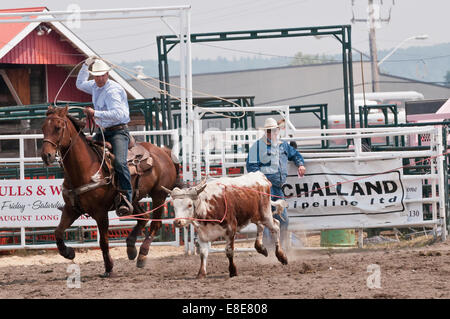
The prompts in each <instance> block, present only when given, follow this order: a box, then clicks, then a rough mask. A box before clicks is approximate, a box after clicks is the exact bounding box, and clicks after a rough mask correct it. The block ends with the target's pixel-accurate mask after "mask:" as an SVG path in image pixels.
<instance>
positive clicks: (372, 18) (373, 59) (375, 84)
mask: <svg viewBox="0 0 450 319" xmlns="http://www.w3.org/2000/svg"><path fill="white" fill-rule="evenodd" d="M354 4H355V0H352V6H354ZM382 4H383V2H382V0H381V5H382ZM392 4H394V0H393V1H392ZM381 5H378V4H374V0H368V7H367V13H368V18H367V19H355V14H354V12H353V17H352V20H351V21H352V23H355V22H366V23H367V24H368V26H369V50H370V69H371V73H372V91H373V92H378V91H379V90H380V74H379V69H378V55H377V40H376V32H375V30H376V29H377V28H379V27H380V25H381V22H388V23H389V21H390V20H391V9H392V7H391V9H389V17H388V18H386V19H382V18H381V14H380V11H381V9H380V7H381Z"/></svg>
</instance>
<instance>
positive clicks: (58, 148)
mask: <svg viewBox="0 0 450 319" xmlns="http://www.w3.org/2000/svg"><path fill="white" fill-rule="evenodd" d="M53 118H55V119H57V120H59V121H63V122H64V126H63V128H62V129H63V132H62V134H60V135H59V139H58V141H57V142H56V143H55V142H53V141H52V140H49V139H47V138H44V139H43V140H42V142H43V143H45V142H47V143H50V144H51V145H53V146H54V147H55V148H56V149H57V150H60V149H61V145H60V143H61V140H62V139H64V134H65V133H66V128H67V120H66V119H63V118H61V117H59V116H54V117H53ZM49 119H50V118H49ZM70 142H71V143H72V138H71V139H70ZM71 143H70V144H71ZM70 144H69V145H70Z"/></svg>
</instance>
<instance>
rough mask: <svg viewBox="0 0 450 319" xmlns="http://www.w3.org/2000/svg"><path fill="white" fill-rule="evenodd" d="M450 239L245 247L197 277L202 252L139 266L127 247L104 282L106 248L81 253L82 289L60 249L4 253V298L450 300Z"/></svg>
mask: <svg viewBox="0 0 450 319" xmlns="http://www.w3.org/2000/svg"><path fill="white" fill-rule="evenodd" d="M449 243H450V242H449V241H447V242H445V243H442V242H439V243H434V244H432V243H430V242H429V240H426V241H423V242H416V243H414V244H413V245H412V244H408V245H406V246H405V245H403V246H401V245H397V246H395V245H391V246H381V247H377V248H365V249H352V250H346V251H343V250H339V251H336V250H333V251H331V250H321V251H310V250H309V251H304V250H294V251H292V250H291V251H290V252H289V253H288V258H289V264H288V265H287V266H282V265H281V264H279V263H278V261H277V260H276V259H275V257H274V256H273V255H269V257H267V258H266V257H264V256H261V255H259V254H257V253H256V252H238V253H236V254H235V262H236V266H237V268H238V276H237V277H233V278H229V277H228V260H227V258H226V257H225V254H224V253H212V254H210V256H209V260H208V271H209V277H207V278H206V279H202V280H196V279H195V276H196V274H197V271H198V267H199V263H200V260H199V256H197V255H189V256H185V255H184V251H183V248H182V247H179V248H178V247H161V246H153V247H151V249H150V255H149V260H148V263H147V266H146V267H145V268H143V269H139V268H136V266H135V262H134V261H129V260H128V259H127V257H126V248H122V247H120V248H113V249H111V254H112V257H113V258H114V261H115V271H116V273H117V277H115V278H109V279H102V278H100V277H99V275H100V274H101V273H103V271H104V269H103V261H102V258H101V252H100V250H95V249H91V250H82V251H80V250H78V251H77V256H76V257H75V260H74V262H75V263H76V264H77V265H79V267H80V273H81V287H80V288H69V287H68V286H67V277H68V272H67V268H68V266H69V265H71V264H72V262H71V261H67V260H65V259H64V258H63V257H61V256H59V255H58V254H57V252H56V251H31V252H24V251H18V252H16V253H15V254H14V255H3V256H0V298H44V299H46V298H63V299H65V298H83V299H97V298H133V299H134V298H149V299H151V298H164V299H166V298H169V299H171V298H183V299H211V298H214V299H218V298H219V299H220V298H250V299H253V298H267V299H272V298H278V299H280V298H281V299H284V298H450V285H449V282H450V249H449V248H450V245H449ZM372 264H376V265H379V267H380V268H379V270H380V272H379V274H380V279H381V281H380V286H381V287H380V288H372V289H371V288H368V285H367V279H368V277H369V276H371V273H370V272H368V271H367V270H368V266H369V265H372Z"/></svg>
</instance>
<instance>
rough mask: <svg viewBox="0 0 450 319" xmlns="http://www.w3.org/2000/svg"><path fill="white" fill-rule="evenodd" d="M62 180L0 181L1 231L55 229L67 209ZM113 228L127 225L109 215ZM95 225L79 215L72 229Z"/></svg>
mask: <svg viewBox="0 0 450 319" xmlns="http://www.w3.org/2000/svg"><path fill="white" fill-rule="evenodd" d="M62 183H63V179H27V180H0V228H16V227H17V228H20V227H56V226H58V224H59V221H60V218H61V210H59V209H58V207H63V206H64V200H63V197H62ZM109 217H110V225H114V224H124V222H123V221H120V220H118V219H114V218H117V215H116V214H115V213H114V212H109ZM92 225H96V222H95V220H93V219H92V218H91V217H88V216H84V215H83V216H80V217H79V218H78V219H77V220H76V221H75V222H74V223H73V226H92Z"/></svg>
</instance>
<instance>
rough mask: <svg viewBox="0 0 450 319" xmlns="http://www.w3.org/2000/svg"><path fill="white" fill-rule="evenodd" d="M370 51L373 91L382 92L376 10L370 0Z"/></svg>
mask: <svg viewBox="0 0 450 319" xmlns="http://www.w3.org/2000/svg"><path fill="white" fill-rule="evenodd" d="M368 9H369V12H368V13H369V49H370V70H371V72H372V91H373V92H378V91H380V74H379V73H378V65H377V64H378V55H377V39H376V34H375V8H374V6H373V0H369V7H368Z"/></svg>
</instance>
